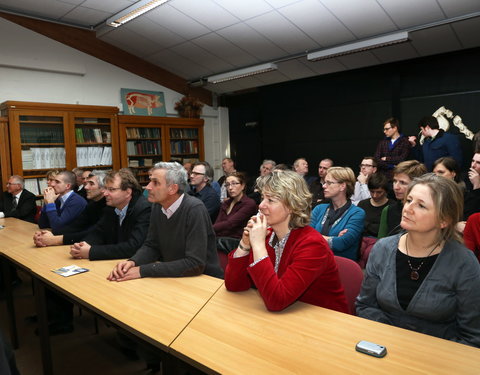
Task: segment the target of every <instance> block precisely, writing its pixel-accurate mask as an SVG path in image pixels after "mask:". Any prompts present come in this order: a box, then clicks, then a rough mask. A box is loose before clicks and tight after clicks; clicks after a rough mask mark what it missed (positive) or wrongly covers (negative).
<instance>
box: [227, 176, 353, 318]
mask: <svg viewBox="0 0 480 375" xmlns="http://www.w3.org/2000/svg"><path fill="white" fill-rule="evenodd" d="M257 185H258V188H259V189H260V190H261V192H262V195H263V200H262V202H261V203H260V206H259V209H260V212H261V214H260V215H258V216H254V217H253V218H252V219H251V220H250V221H249V223H248V225H247V228H246V229H245V231H244V232H243V235H242V239H241V241H240V243H239V246H238V248H237V249H236V250H235V251H232V252H230V254H229V259H228V264H227V268H226V271H225V286H226V288H227V289H228V290H230V291H235V292H236V291H243V290H247V289H249V288H251V287H253V286H254V287H256V288H257V289H258V291H259V293H260V296H261V297H262V298H263V301H264V303H265V306H266V307H267V309H268V310H271V311H278V310H283V309H285V308H286V307H288V306H289V305H291V304H292V303H294V302H295V301H297V300H298V301H302V302H306V303H310V304H313V305H317V306H322V307H326V308H330V309H333V310H337V311H341V312H347V311H348V307H347V303H346V299H345V295H344V292H343V288H342V285H341V282H340V278H339V274H338V270H337V265H336V263H335V260H334V257H333V253H332V252H331V251H330V249H329V248H328V246H327V243H326V241H325V240H324V239H323V238H322V236H321V235H319V233H318V232H317V231H315V230H314V229H313V228H311V227H310V226H309V225H308V222H309V220H310V205H311V194H310V193H309V191H308V187H307V184H306V182H305V180H304V179H303V177H302V176H301V175H299V174H297V173H295V172H292V171H282V170H276V171H273V173H272V174H271V175H267V176H264V177H261V178H260V179H259V180H258V183H257Z"/></svg>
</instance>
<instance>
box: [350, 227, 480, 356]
mask: <svg viewBox="0 0 480 375" xmlns="http://www.w3.org/2000/svg"><path fill="white" fill-rule="evenodd" d="M399 239H400V235H395V236H391V237H386V238H382V239H380V240H379V241H378V242H377V243H376V244H375V246H374V247H373V249H372V252H371V253H370V256H369V258H368V264H367V268H366V270H365V271H366V272H365V277H364V279H363V284H362V289H361V291H360V295H359V296H358V297H357V303H356V305H357V314H358V315H359V316H361V317H362V318H366V319H370V320H375V321H377V322H382V323H387V324H391V325H394V326H397V327H400V328H406V329H410V330H413V331H417V332H421V333H425V334H428V335H432V336H436V337H440V338H443V339H447V340H452V341H457V342H460V343H463V344H467V345H472V346H476V347H480V265H479V263H478V260H477V259H476V258H475V255H474V254H473V252H472V251H471V250H468V249H467V248H466V247H464V246H463V245H462V244H460V243H458V242H456V241H448V242H447V243H446V244H445V246H444V248H443V250H442V252H441V253H440V254H439V256H438V258H437V260H436V261H435V263H434V265H433V267H432V269H431V270H430V272H429V273H428V275H427V276H426V278H425V280H424V281H423V283H422V284H421V285H420V287H419V288H418V290H417V292H416V293H415V295H414V296H413V298H412V300H411V301H410V304H409V305H408V307H407V309H406V310H404V309H403V308H402V307H401V306H400V304H399V302H398V298H397V285H396V284H397V283H396V265H395V263H396V261H395V256H396V251H397V249H398V241H399Z"/></svg>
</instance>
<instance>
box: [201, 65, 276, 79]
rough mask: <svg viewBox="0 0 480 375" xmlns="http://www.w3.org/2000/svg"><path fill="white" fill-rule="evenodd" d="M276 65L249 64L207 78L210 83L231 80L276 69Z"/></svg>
mask: <svg viewBox="0 0 480 375" xmlns="http://www.w3.org/2000/svg"><path fill="white" fill-rule="evenodd" d="M277 69H278V68H277V65H275V64H273V63H267V64H261V65H255V66H250V67H248V68H243V69H238V70H233V71H231V72H227V73H221V74H215V75H213V76H210V77H208V78H207V80H208V82H210V83H221V82H225V81H231V80H232V79H238V78H245V77H249V76H253V75H256V74H261V73H266V72H271V71H272V70H277Z"/></svg>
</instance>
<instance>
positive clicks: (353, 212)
mask: <svg viewBox="0 0 480 375" xmlns="http://www.w3.org/2000/svg"><path fill="white" fill-rule="evenodd" d="M323 187H324V194H325V198H330V200H331V203H330V204H320V205H318V206H317V207H315V208H314V209H313V212H312V222H311V223H310V225H311V226H312V227H313V228H315V229H316V230H317V231H318V232H320V233H321V234H322V235H323V237H324V238H325V239H326V240H327V242H328V245H329V246H330V248H331V249H332V251H333V253H334V254H335V255H338V256H342V257H345V258H350V259H352V260H357V258H358V246H359V243H360V239H361V236H362V232H363V227H364V221H365V211H363V210H362V209H361V208H358V207H357V206H355V205H354V204H352V201H351V200H350V197H351V196H352V194H353V190H354V187H355V174H354V173H353V171H352V170H351V169H350V168H344V167H332V168H330V169H329V170H328V172H327V175H326V176H325V183H324V184H323Z"/></svg>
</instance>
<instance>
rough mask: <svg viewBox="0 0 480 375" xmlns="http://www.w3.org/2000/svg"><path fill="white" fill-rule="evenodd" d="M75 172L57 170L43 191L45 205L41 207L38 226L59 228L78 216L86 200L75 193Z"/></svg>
mask: <svg viewBox="0 0 480 375" xmlns="http://www.w3.org/2000/svg"><path fill="white" fill-rule="evenodd" d="M75 181H76V178H75V174H73V172H70V171H62V172H59V173H58V174H57V175H56V176H55V178H54V180H53V181H52V182H51V186H49V187H47V188H46V189H45V191H44V192H43V199H44V202H45V206H43V208H42V212H41V214H40V219H39V221H38V226H39V227H40V228H42V229H43V228H52V230H54V231H56V230H60V229H62V228H63V227H65V226H66V225H68V224H70V223H71V222H72V221H73V220H74V219H75V218H76V217H77V216H79V215H80V214H81V213H82V211H83V210H84V209H85V206H86V205H87V201H86V200H85V199H83V198H82V197H81V196H79V195H78V194H77V193H75V192H74V191H73V190H72V189H73V188H74V186H75Z"/></svg>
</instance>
